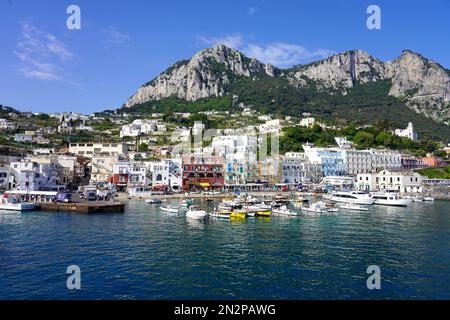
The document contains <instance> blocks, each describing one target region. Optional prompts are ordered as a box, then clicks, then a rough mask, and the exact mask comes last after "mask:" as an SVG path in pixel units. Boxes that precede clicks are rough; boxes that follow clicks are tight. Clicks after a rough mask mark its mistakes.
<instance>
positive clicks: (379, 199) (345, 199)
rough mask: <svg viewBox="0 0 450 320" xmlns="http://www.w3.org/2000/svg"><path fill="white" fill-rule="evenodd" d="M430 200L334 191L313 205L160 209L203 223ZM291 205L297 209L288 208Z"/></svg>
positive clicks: (187, 204) (188, 203) (246, 201)
mask: <svg viewBox="0 0 450 320" xmlns="http://www.w3.org/2000/svg"><path fill="white" fill-rule="evenodd" d="M433 200H434V199H433V198H431V197H424V198H419V197H417V198H412V197H401V196H400V195H399V193H398V192H382V193H381V192H378V193H373V194H370V193H367V192H363V191H335V192H332V193H329V194H325V195H323V199H322V200H321V201H317V202H311V201H310V199H309V198H307V197H304V196H299V197H297V198H294V199H287V198H283V199H277V198H276V197H275V198H273V199H271V200H269V201H267V200H261V199H258V198H253V197H251V196H249V197H246V198H242V197H238V198H235V199H228V200H227V199H224V200H223V201H222V202H221V203H220V204H219V205H218V206H217V207H216V208H215V210H213V211H212V212H209V213H208V212H206V211H205V210H202V209H200V208H199V207H198V206H194V205H193V201H192V199H188V200H183V201H182V202H181V203H180V206H170V205H161V207H160V209H161V211H164V212H169V213H176V214H180V213H184V212H185V213H186V217H187V218H192V219H197V220H203V219H205V218H206V217H208V216H210V217H214V218H221V219H231V218H235V219H245V218H247V217H269V216H271V215H283V216H298V215H299V214H300V213H303V214H333V213H337V212H339V210H341V209H342V210H353V211H368V210H369V208H368V206H370V205H388V206H400V207H406V206H408V205H409V204H411V203H412V202H414V201H433ZM147 203H149V204H152V205H155V204H161V203H162V202H161V200H159V199H151V200H147ZM288 204H291V206H293V207H294V209H298V210H292V209H290V208H288Z"/></svg>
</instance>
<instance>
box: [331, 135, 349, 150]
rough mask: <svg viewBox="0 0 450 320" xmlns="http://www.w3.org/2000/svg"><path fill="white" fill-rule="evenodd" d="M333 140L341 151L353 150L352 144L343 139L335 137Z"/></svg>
mask: <svg viewBox="0 0 450 320" xmlns="http://www.w3.org/2000/svg"><path fill="white" fill-rule="evenodd" d="M334 140H335V141H336V143H337V145H338V147H339V148H341V149H349V148H353V142H351V141H348V140H347V138H345V137H335V138H334Z"/></svg>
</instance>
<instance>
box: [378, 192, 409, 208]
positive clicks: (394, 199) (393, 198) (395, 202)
mask: <svg viewBox="0 0 450 320" xmlns="http://www.w3.org/2000/svg"><path fill="white" fill-rule="evenodd" d="M372 199H374V201H375V204H379V205H385V206H396V207H406V206H408V205H410V204H411V203H412V201H413V200H411V199H406V198H401V197H400V195H399V194H398V193H392V192H380V193H374V194H372Z"/></svg>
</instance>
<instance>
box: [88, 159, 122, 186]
mask: <svg viewBox="0 0 450 320" xmlns="http://www.w3.org/2000/svg"><path fill="white" fill-rule="evenodd" d="M118 160H119V156H118V155H113V156H104V155H103V156H102V155H94V156H93V157H92V158H91V162H90V163H89V164H88V167H89V168H90V172H91V180H90V183H91V184H96V183H99V182H107V181H108V180H109V178H110V177H111V174H112V172H113V167H114V164H115V163H116V162H117V161H118Z"/></svg>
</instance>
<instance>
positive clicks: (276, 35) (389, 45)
mask: <svg viewBox="0 0 450 320" xmlns="http://www.w3.org/2000/svg"><path fill="white" fill-rule="evenodd" d="M71 4H76V5H78V6H79V7H80V8H81V30H68V29H67V27H66V19H67V18H68V16H69V15H68V14H66V9H67V7H68V6H69V5H71ZM371 4H376V5H378V6H379V7H380V8H381V30H369V29H368V28H367V27H366V19H367V17H368V14H367V13H366V9H367V7H368V6H369V5H371ZM449 16H450V1H447V0H428V1H403V0H399V1H380V0H372V1H365V0H340V1H332V0H330V1H324V0H314V1H301V0H292V1H286V0H277V1H275V0H248V1H247V0H241V1H238V0H228V1H225V0H222V1H217V0H209V1H203V0H192V1H186V0H177V1H175V0H166V1H149V0H128V1H123V0H114V1H113V0H108V1H107V0H82V1H77V0H71V1H64V0H36V1H29V0H0V39H1V50H0V70H1V77H0V104H3V105H9V106H12V107H16V108H18V109H20V110H23V111H25V110H29V111H35V112H38V111H40V112H61V111H78V112H83V113H91V112H95V111H101V110H104V109H109V108H116V107H120V106H121V105H122V104H123V103H124V102H126V99H127V98H128V97H129V96H131V95H132V94H133V93H134V92H135V91H136V90H137V88H138V87H139V86H141V85H142V84H143V83H145V82H147V81H149V80H151V79H153V78H154V77H155V76H156V75H158V74H159V73H160V72H162V71H164V70H165V69H166V68H167V67H168V66H170V65H171V64H172V63H174V62H176V61H177V60H180V59H186V58H189V57H191V56H192V55H193V54H194V53H196V52H197V51H199V50H201V49H202V48H205V47H209V46H211V45H213V44H214V43H216V42H225V43H226V44H228V45H230V46H233V47H235V48H237V49H240V50H242V51H243V52H245V53H247V54H249V55H251V56H255V57H256V58H259V59H261V60H263V61H264V62H270V63H273V64H275V65H278V66H281V67H286V66H291V65H293V64H298V63H305V62H309V61H312V60H317V59H321V58H323V57H326V56H327V55H329V54H331V53H333V52H341V51H346V50H351V49H362V50H366V51H368V52H369V53H371V54H372V55H374V56H375V57H377V58H379V59H381V60H390V59H394V58H395V57H397V56H398V55H400V53H401V52H402V50H404V49H411V50H413V51H416V52H419V53H421V54H423V55H424V56H425V57H427V58H430V59H432V60H434V61H436V62H438V63H440V64H442V65H443V66H444V67H446V68H450V50H449V49H450V19H449V18H448V17H449Z"/></svg>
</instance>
